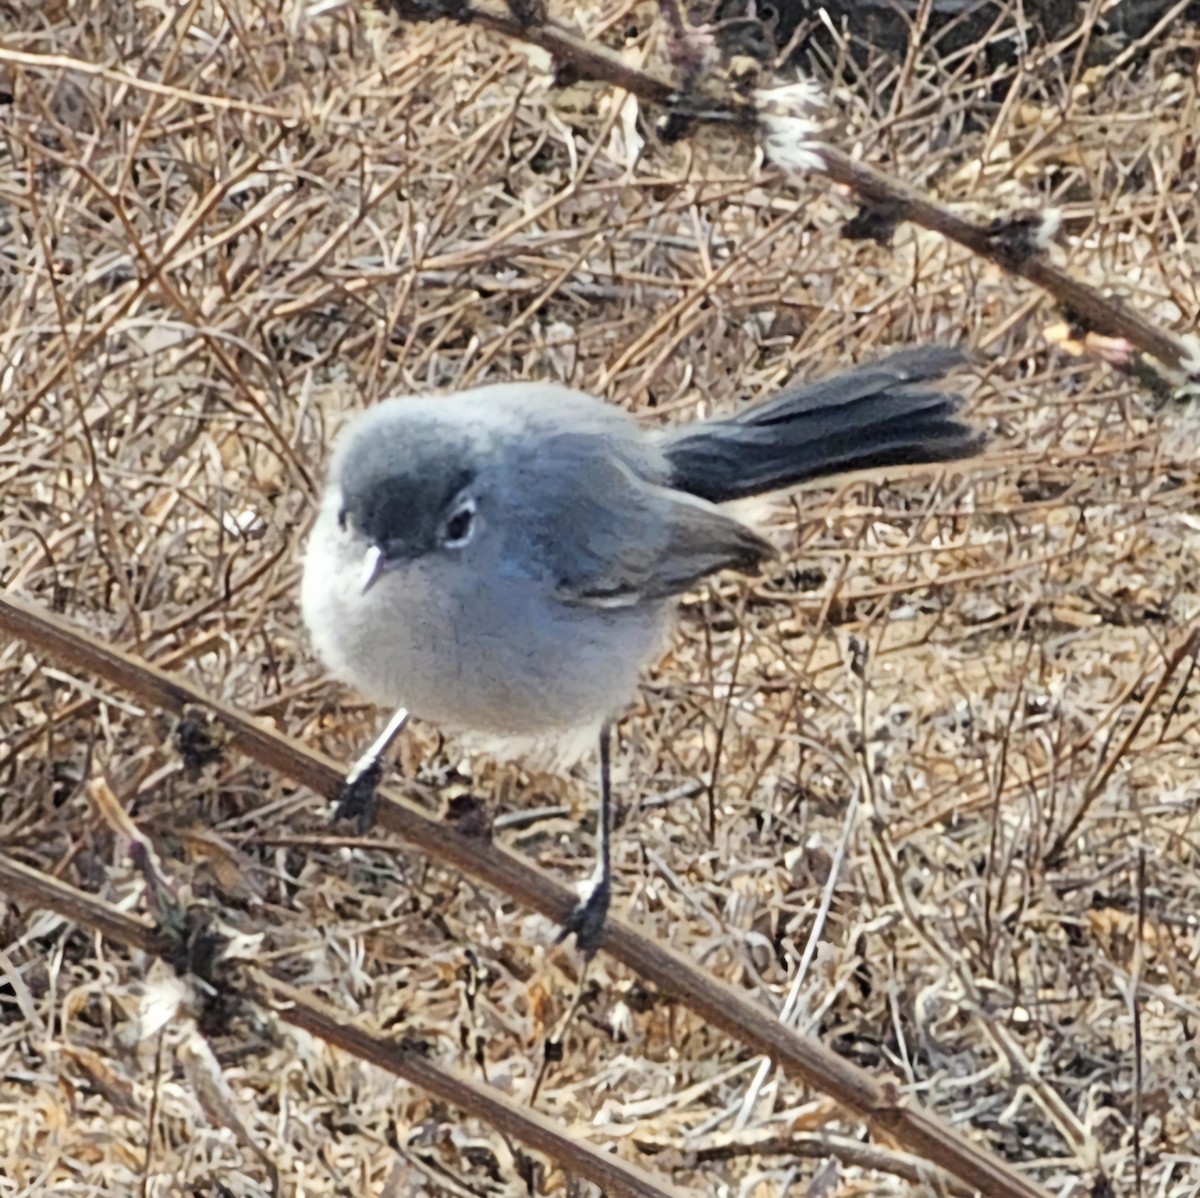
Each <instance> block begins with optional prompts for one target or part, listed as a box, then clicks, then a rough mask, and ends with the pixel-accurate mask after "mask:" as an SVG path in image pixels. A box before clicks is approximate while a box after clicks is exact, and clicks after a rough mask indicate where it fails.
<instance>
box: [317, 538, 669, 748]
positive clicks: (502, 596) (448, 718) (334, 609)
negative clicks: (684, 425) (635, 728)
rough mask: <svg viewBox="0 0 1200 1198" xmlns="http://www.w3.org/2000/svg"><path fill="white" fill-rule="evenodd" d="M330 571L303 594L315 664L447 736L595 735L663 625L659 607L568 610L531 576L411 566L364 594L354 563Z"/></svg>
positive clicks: (653, 649) (664, 608)
mask: <svg viewBox="0 0 1200 1198" xmlns="http://www.w3.org/2000/svg"><path fill="white" fill-rule="evenodd" d="M319 523H320V521H319ZM314 535H320V534H319V532H318V530H314ZM331 565H332V563H326V568H325V569H323V570H321V571H320V572H319V573H318V572H316V571H315V570H314V569H313V567H312V563H311V562H310V563H308V565H307V566H306V570H305V580H304V588H303V592H302V602H303V607H304V616H305V622H306V623H307V624H308V626H309V630H310V634H311V636H312V639H313V643H314V646H315V648H316V650H317V652H318V654H319V655H320V657H321V659H322V660H323V661H324V663H325V665H326V666H327V667H328V668H329V670H330V671H331V672H332V673H333V674H335V675H336V676H337V677H339V678H341V679H342V680H343V681H345V682H348V683H349V684H350V685H351V686H353V687H354V688H355V689H356V690H358V691H360V692H361V693H362V694H363V695H365V696H366V697H367V698H369V699H371V700H373V701H374V702H376V703H379V704H381V705H385V706H389V707H396V706H405V707H407V708H409V710H410V711H412V713H413V714H414V715H416V716H417V717H419V718H421V719H422V720H427V721H429V722H430V723H432V724H435V725H438V726H440V727H443V728H445V729H446V730H448V731H453V732H472V733H479V734H483V735H484V736H488V737H498V738H518V739H523V738H532V739H537V738H542V737H555V736H562V735H565V734H567V733H570V732H572V731H574V730H578V729H583V728H595V727H597V726H598V725H599V724H600V723H602V722H603V721H604V720H605V719H607V718H609V717H610V716H611V715H613V714H615V713H617V712H619V711H620V710H621V709H622V708H623V707H624V706H626V705H627V704H628V703H629V702H630V701H631V700H632V698H633V696H634V694H635V692H636V688H637V682H638V675H639V672H640V669H641V667H642V666H643V665H644V664H645V663H646V662H647V661H648V660H651V659H653V658H654V657H655V655H656V654H658V653H660V652H661V650H662V648H663V645H664V642H665V638H666V633H667V630H668V627H669V619H670V610H671V608H670V605H668V604H660V603H656V604H654V605H651V606H645V607H628V608H613V609H597V608H589V607H571V606H567V605H564V604H561V603H559V602H557V601H555V600H552V599H550V598H548V597H547V595H546V593H545V588H544V587H543V586H541V585H539V584H537V583H535V582H534V581H532V580H529V579H521V578H500V579H494V580H493V581H492V582H491V583H490V584H489V585H488V586H480V585H478V583H477V581H476V580H471V579H460V578H455V579H453V580H447V579H446V578H445V577H437V578H435V577H431V576H430V573H429V572H428V571H427V570H426V569H425V568H424V567H422V565H421V564H420V563H416V564H414V565H413V566H410V567H406V568H403V569H401V570H398V571H397V572H396V573H394V574H389V575H385V576H384V577H383V578H381V579H380V581H379V582H378V583H377V584H376V585H375V586H374V587H373V588H372V589H371V590H370V591H369V592H368V593H367V594H366V595H365V596H364V595H361V594H359V593H358V589H359V588H358V578H359V572H360V563H359V562H358V560H357V559H355V560H350V559H349V558H347V560H346V561H345V562H343V563H341V564H339V565H338V566H337V567H336V569H333V570H332V572H331V569H330V567H331ZM336 580H344V582H345V585H343V584H342V582H339V581H336Z"/></svg>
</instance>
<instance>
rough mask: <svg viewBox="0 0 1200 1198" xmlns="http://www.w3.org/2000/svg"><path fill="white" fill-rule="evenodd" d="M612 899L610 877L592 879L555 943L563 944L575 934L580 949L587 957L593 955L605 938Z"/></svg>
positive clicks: (564, 923)
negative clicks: (605, 928) (605, 926)
mask: <svg viewBox="0 0 1200 1198" xmlns="http://www.w3.org/2000/svg"><path fill="white" fill-rule="evenodd" d="M611 901H612V883H611V882H610V881H609V879H608V878H606V877H604V876H600V877H597V878H594V879H592V881H591V883H590V884H589V886H588V889H587V891H586V893H585V894H584V895H583V896H582V897H581V898H580V900H579V902H578V903H576V904H575V909H574V910H573V911H572V912H571V914H570V915H568V916H567V918H566V920H565V921H564V922H563V926H562V931H561V932H559V934H558V938H557V939H556V940H555V944H561V943H562V942H563V941H564V940H566V938H567V937H568V936H572V935H573V936H574V937H575V943H576V944H577V945H578V946H579V951H580V952H581V953H583V955H584V956H585V957H590V956H592V955H593V954H594V953H595V951H596V949H598V948H599V947H600V944H601V941H603V939H604V925H605V921H606V920H607V918H608V906H609V903H610V902H611Z"/></svg>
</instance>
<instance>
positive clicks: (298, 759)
mask: <svg viewBox="0 0 1200 1198" xmlns="http://www.w3.org/2000/svg"><path fill="white" fill-rule="evenodd" d="M0 631H3V632H5V633H8V634H9V635H12V636H15V637H19V638H20V639H22V640H24V641H26V642H28V643H29V644H31V645H35V646H37V647H38V648H39V649H41V650H42V651H44V652H45V653H46V654H47V655H48V656H50V657H52V658H53V659H54V660H55V661H57V662H59V663H60V664H64V665H66V666H68V667H69V668H71V669H74V670H79V671H82V672H86V673H90V674H95V675H98V676H99V677H101V678H103V679H105V681H107V682H108V683H110V684H111V685H114V686H116V687H119V688H121V689H123V690H127V691H129V692H130V693H132V694H135V695H137V696H139V697H140V698H141V699H142V700H143V701H144V702H147V703H149V704H153V705H155V706H158V707H162V708H165V709H167V710H168V711H172V712H174V713H175V714H177V715H178V714H180V713H182V712H183V710H184V708H186V707H191V706H196V707H201V708H204V709H206V710H207V711H208V712H209V713H210V714H211V716H212V717H213V718H215V719H216V720H217V721H218V722H220V723H221V724H222V725H223V726H224V727H225V729H226V731H227V732H228V734H229V737H230V740H231V742H232V744H233V745H234V746H235V747H237V748H239V749H240V750H242V751H243V752H245V753H247V754H248V755H249V756H251V757H253V758H254V759H255V760H256V761H258V762H259V763H260V764H262V765H264V766H266V767H268V768H269V769H273V770H276V771H278V772H279V773H281V774H283V775H285V776H287V777H289V778H291V779H293V780H294V781H296V782H299V783H300V784H301V785H303V786H307V787H309V788H310V789H312V790H314V791H316V792H317V793H318V794H322V795H325V796H327V797H329V798H331V799H332V798H334V797H335V796H337V795H338V794H339V793H340V791H341V788H342V785H343V782H344V771H343V770H342V768H341V767H339V766H338V765H337V763H335V762H334V761H332V760H331V759H330V758H328V757H326V756H325V755H324V754H321V753H317V752H314V751H313V750H311V749H309V748H307V747H305V746H304V745H302V744H300V743H299V742H297V741H294V740H291V739H289V738H288V737H285V736H281V735H280V734H279V733H277V732H275V731H273V730H271V729H269V728H267V727H265V726H262V725H260V724H258V723H256V722H254V721H253V720H252V719H250V718H249V717H248V716H246V715H244V714H243V713H242V712H240V711H238V710H237V709H235V708H233V707H231V706H229V705H228V704H226V703H223V702H221V701H220V700H218V699H214V698H212V697H211V696H209V695H207V694H205V693H204V692H203V691H201V690H200V689H199V688H197V687H195V686H192V685H191V684H189V683H188V682H186V681H184V680H183V679H181V678H177V677H173V676H172V675H170V674H167V673H164V672H163V671H162V670H159V669H156V668H155V667H153V666H151V665H148V664H147V663H145V662H143V661H140V660H139V659H137V658H135V657H133V656H131V655H130V654H128V653H125V652H123V651H122V650H120V649H117V648H115V647H113V646H111V645H106V644H104V643H103V642H102V641H100V640H98V639H97V638H96V637H94V636H91V635H89V634H88V633H86V632H84V631H83V630H81V629H78V628H75V627H74V626H72V625H71V624H69V623H68V622H67V621H65V620H63V619H61V618H60V617H59V616H57V615H54V614H53V613H51V612H49V611H46V610H43V609H42V608H39V607H38V606H36V605H34V604H31V603H28V602H26V601H24V600H22V599H18V598H17V597H16V596H14V595H12V594H9V593H8V592H4V591H0ZM378 824H379V825H380V826H381V827H382V828H384V829H386V830H387V831H390V832H394V833H396V834H397V835H399V836H401V837H403V838H404V840H405V841H407V842H408V844H409V845H410V846H412V847H414V848H417V849H419V850H420V851H421V852H423V853H426V854H427V855H428V856H429V857H430V858H432V859H434V860H437V861H439V862H441V863H443V864H445V865H449V866H452V867H453V868H455V869H458V870H460V871H461V872H463V873H464V874H466V875H468V876H469V877H471V878H473V879H475V880H476V881H478V882H480V883H482V884H484V885H486V886H490V887H492V888H493V889H495V890H499V891H501V892H502V893H504V894H507V895H509V896H510V897H511V898H513V899H515V900H516V901H518V902H520V903H522V904H524V905H525V906H527V907H531V908H532V909H533V910H535V911H538V912H540V913H541V914H542V915H544V916H546V917H547V918H549V919H552V920H554V921H555V922H556V923H562V922H563V920H565V919H566V917H567V915H568V914H569V913H570V912H571V910H572V909H573V908H574V906H575V902H576V895H575V892H574V890H572V889H569V888H567V887H566V886H562V885H560V884H559V883H557V882H555V881H554V880H552V879H551V878H550V877H549V876H548V875H546V874H545V873H543V872H542V871H541V870H539V869H538V868H537V867H536V866H534V865H532V864H531V863H530V862H528V861H526V860H524V859H523V858H521V857H518V856H516V855H515V854H512V853H508V852H505V851H503V850H502V849H500V848H499V847H498V846H496V845H494V844H491V843H490V842H483V843H481V842H479V841H477V840H472V839H470V838H468V837H466V836H464V835H462V834H461V833H458V832H456V831H455V830H454V829H452V828H450V827H447V826H446V825H445V824H443V823H441V822H439V821H437V820H433V819H430V818H429V817H428V816H426V815H425V814H424V813H423V812H422V811H421V810H420V809H419V808H417V807H416V806H415V805H413V804H411V803H409V802H407V801H405V800H403V799H401V798H399V797H398V796H396V795H393V794H390V793H388V792H386V791H381V792H380V804H379V816H378ZM602 945H603V947H604V948H605V949H606V950H607V951H608V952H609V953H611V954H612V956H613V957H615V958H616V959H617V960H619V961H621V962H622V963H623V964H624V965H626V966H628V967H629V968H630V969H632V970H634V971H635V972H636V973H637V974H639V975H640V976H641V977H642V978H643V979H645V980H646V981H648V982H651V983H653V984H654V985H655V986H657V987H658V988H659V989H660V990H661V991H663V992H664V993H666V994H669V995H672V996H674V997H675V998H676V999H678V1000H679V1001H680V1002H682V1003H683V1004H684V1005H685V1006H687V1007H689V1008H690V1009H691V1010H692V1011H694V1012H695V1013H696V1014H698V1015H699V1016H700V1017H701V1018H703V1019H705V1020H707V1021H708V1022H709V1023H711V1024H712V1025H713V1026H715V1027H719V1028H720V1029H721V1030H722V1031H724V1032H726V1033H727V1034H728V1035H730V1036H733V1037H735V1038H737V1039H739V1040H741V1041H742V1042H743V1043H745V1044H746V1045H747V1046H748V1047H750V1048H751V1049H752V1050H753V1051H755V1052H758V1053H763V1054H766V1055H767V1056H770V1057H771V1058H772V1059H773V1060H775V1061H776V1062H777V1063H778V1065H779V1067H780V1068H781V1069H782V1070H783V1071H784V1072H785V1073H786V1074H788V1075H789V1076H791V1077H793V1078H796V1079H799V1080H800V1081H801V1082H803V1083H804V1084H806V1085H809V1086H812V1087H814V1088H815V1089H819V1090H821V1091H823V1092H824V1093H826V1094H828V1095H829V1096H830V1097H831V1098H833V1099H834V1100H835V1101H836V1102H838V1103H840V1104H841V1105H842V1106H843V1107H845V1108H846V1109H847V1110H848V1111H850V1112H852V1113H853V1114H854V1115H856V1116H857V1117H859V1118H861V1119H863V1120H865V1121H866V1122H867V1123H868V1124H869V1125H870V1127H871V1128H872V1131H873V1132H875V1133H879V1134H883V1135H885V1136H888V1137H891V1139H893V1140H894V1141H896V1142H897V1143H898V1144H901V1145H902V1146H903V1147H904V1148H906V1149H907V1150H908V1151H910V1152H913V1153H916V1154H917V1155H918V1156H921V1157H924V1158H925V1159H927V1160H930V1161H933V1162H934V1163H935V1164H937V1165H939V1166H940V1167H941V1168H943V1169H945V1170H946V1171H947V1172H948V1173H951V1174H952V1175H953V1176H955V1177H957V1178H959V1180H961V1181H963V1182H964V1183H965V1184H967V1185H968V1186H971V1187H972V1188H974V1189H977V1190H979V1191H981V1192H982V1193H984V1194H988V1195H994V1196H995V1198H1046V1195H1047V1192H1046V1191H1045V1190H1043V1189H1042V1188H1041V1187H1040V1186H1038V1185H1036V1184H1035V1183H1034V1182H1032V1181H1030V1180H1028V1179H1026V1178H1024V1177H1022V1176H1021V1175H1020V1174H1019V1173H1017V1172H1016V1171H1015V1170H1013V1169H1012V1168H1011V1167H1010V1166H1009V1165H1007V1164H1005V1163H1004V1162H1003V1161H1001V1160H1000V1159H999V1158H998V1157H996V1156H994V1155H993V1154H991V1153H990V1152H988V1151H987V1150H986V1149H984V1148H981V1147H979V1146H977V1145H975V1144H972V1143H971V1142H970V1141H969V1140H967V1139H965V1138H964V1137H963V1136H961V1135H959V1134H958V1133H957V1132H956V1131H954V1130H953V1129H952V1128H950V1127H949V1126H948V1125H947V1124H945V1123H943V1122H941V1121H940V1120H939V1119H937V1118H935V1117H933V1116H932V1115H929V1114H927V1113H926V1112H925V1111H923V1110H921V1109H920V1108H919V1107H917V1106H915V1105H913V1104H911V1103H910V1102H909V1101H908V1099H907V1098H906V1097H905V1096H904V1095H902V1094H901V1093H900V1091H899V1089H898V1087H897V1086H896V1084H895V1083H894V1082H892V1081H890V1080H886V1081H879V1080H876V1079H875V1078H873V1077H872V1076H871V1075H870V1074H868V1073H867V1072H865V1071H864V1070H862V1069H859V1068H858V1067H857V1066H855V1065H852V1064H851V1063H850V1062H848V1061H845V1060H843V1059H842V1058H841V1057H839V1056H837V1054H836V1053H834V1052H832V1051H831V1050H830V1049H828V1048H826V1047H825V1046H824V1045H823V1044H820V1043H819V1042H817V1041H816V1040H812V1039H810V1038H808V1037H805V1036H801V1035H799V1034H798V1033H797V1032H795V1031H793V1030H792V1029H791V1028H788V1027H785V1026H783V1025H782V1024H781V1023H780V1022H779V1021H778V1020H777V1019H776V1018H775V1017H774V1016H773V1015H772V1013H771V1012H770V1011H768V1010H766V1009H765V1008H764V1007H762V1006H760V1005H759V1004H757V1003H755V1002H753V1001H751V999H750V998H749V997H748V996H747V995H746V994H744V993H743V992H741V991H739V990H735V989H734V988H733V987H732V986H729V985H727V984H726V983H724V982H722V981H719V980H718V979H716V978H713V977H710V976H709V975H707V974H705V973H703V972H702V971H701V970H699V969H697V968H696V966H695V965H694V964H693V963H692V962H691V961H690V960H688V959H687V958H686V957H684V956H683V955H681V954H680V953H677V952H675V951H673V950H672V949H669V948H666V947H665V946H663V945H661V944H659V943H658V942H656V941H654V940H652V939H650V938H649V937H648V936H645V935H643V934H642V933H641V932H639V931H637V930H636V929H635V928H634V927H633V926H632V925H631V924H629V923H627V922H626V921H624V920H623V919H620V918H619V917H617V916H610V917H609V920H608V924H607V926H606V929H605V932H604V938H603V942H602Z"/></svg>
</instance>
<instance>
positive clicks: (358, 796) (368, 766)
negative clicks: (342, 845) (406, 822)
mask: <svg viewBox="0 0 1200 1198" xmlns="http://www.w3.org/2000/svg"><path fill="white" fill-rule="evenodd" d="M381 781H383V765H382V763H381V762H380V761H379V759H378V758H375V759H374V760H372V761H368V762H366V763H363V762H359V763H358V764H356V765H355V766H354V768H353V769H352V770H351V771H350V772H349V773H348V774H347V775H346V784H345V785H344V786H343V787H342V791H341V794H340V795H338V805H337V807H336V808H335V809H334V812H333V820H334V823H337V822H338V821H339V820H344V819H352V820H354V822H355V824H356V825H357V826H358V832H359V835H360V836H365V835H366V833H368V832H369V831H370V830H371V829H372V828H373V827H374V826H375V815H376V813H377V812H378V810H379V798H378V796H377V795H376V794H375V788H376V787H377V786H378V785H379V783H380V782H381Z"/></svg>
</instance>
